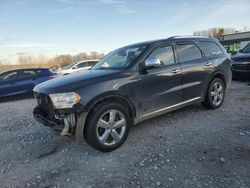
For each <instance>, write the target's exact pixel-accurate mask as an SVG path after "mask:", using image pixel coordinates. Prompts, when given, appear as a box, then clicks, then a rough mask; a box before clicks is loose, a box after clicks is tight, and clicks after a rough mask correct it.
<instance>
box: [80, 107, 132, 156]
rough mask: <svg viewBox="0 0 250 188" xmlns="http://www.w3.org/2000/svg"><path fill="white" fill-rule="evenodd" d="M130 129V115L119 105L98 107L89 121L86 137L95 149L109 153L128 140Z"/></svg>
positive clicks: (85, 132)
mask: <svg viewBox="0 0 250 188" xmlns="http://www.w3.org/2000/svg"><path fill="white" fill-rule="evenodd" d="M129 127H130V119H129V113H128V111H127V109H126V108H124V107H123V106H122V105H120V104H117V103H110V102H109V103H108V102H106V103H102V104H100V105H98V106H97V107H96V108H95V109H94V110H93V111H92V112H91V114H90V116H89V117H88V119H87V122H86V127H85V131H84V136H85V139H86V141H87V142H88V143H89V144H90V145H91V146H93V147H94V148H96V149H98V150H100V151H104V152H109V151H112V150H114V149H117V148H118V147H120V146H121V145H122V144H123V143H124V142H125V140H126V138H127V136H128V133H129Z"/></svg>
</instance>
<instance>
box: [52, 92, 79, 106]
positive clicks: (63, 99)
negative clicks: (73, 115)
mask: <svg viewBox="0 0 250 188" xmlns="http://www.w3.org/2000/svg"><path fill="white" fill-rule="evenodd" d="M49 97H50V99H51V101H52V103H53V105H54V107H55V108H56V109H63V108H72V107H73V106H74V105H75V104H76V103H78V102H79V101H80V100H81V97H80V96H79V95H78V94H77V93H75V92H69V93H56V94H50V95H49Z"/></svg>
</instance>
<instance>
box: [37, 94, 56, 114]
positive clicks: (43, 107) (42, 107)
mask: <svg viewBox="0 0 250 188" xmlns="http://www.w3.org/2000/svg"><path fill="white" fill-rule="evenodd" d="M34 94H35V97H36V99H37V103H38V108H39V111H40V112H41V113H42V114H43V115H44V116H46V117H50V116H54V113H53V110H52V108H53V105H52V102H51V100H50V97H49V96H48V95H46V94H43V93H36V92H35V93H34Z"/></svg>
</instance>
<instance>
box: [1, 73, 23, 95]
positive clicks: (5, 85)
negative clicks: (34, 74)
mask: <svg viewBox="0 0 250 188" xmlns="http://www.w3.org/2000/svg"><path fill="white" fill-rule="evenodd" d="M17 82H18V72H17V71H16V70H15V71H9V72H6V73H3V74H1V75H0V97H4V96H11V95H15V94H17V93H18V92H19V91H18V89H17V88H16V83H17Z"/></svg>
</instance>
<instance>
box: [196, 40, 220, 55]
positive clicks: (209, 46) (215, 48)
mask: <svg viewBox="0 0 250 188" xmlns="http://www.w3.org/2000/svg"><path fill="white" fill-rule="evenodd" d="M200 45H201V47H202V48H203V49H204V50H205V51H206V52H207V53H208V55H209V56H217V55H221V54H223V51H222V49H221V48H220V47H219V45H218V44H216V43H214V42H209V41H201V42H200Z"/></svg>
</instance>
